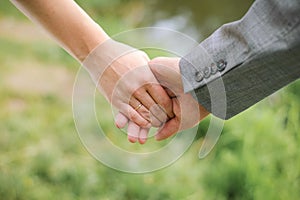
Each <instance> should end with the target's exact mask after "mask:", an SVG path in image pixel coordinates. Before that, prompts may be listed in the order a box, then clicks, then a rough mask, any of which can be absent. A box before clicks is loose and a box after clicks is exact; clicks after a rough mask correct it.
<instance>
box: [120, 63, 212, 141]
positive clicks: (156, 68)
mask: <svg viewBox="0 0 300 200" xmlns="http://www.w3.org/2000/svg"><path fill="white" fill-rule="evenodd" d="M149 67H150V69H151V70H152V72H153V74H154V75H155V77H156V79H157V80H158V81H159V82H160V84H161V85H163V86H164V87H165V89H166V91H167V92H168V94H169V95H170V97H173V98H172V108H173V112H174V115H175V117H174V118H172V119H170V120H168V121H167V122H166V123H165V124H164V125H163V126H162V127H161V128H160V129H159V130H158V131H157V133H156V135H155V139H156V140H163V139H166V138H169V137H170V136H172V135H174V134H175V133H177V132H179V131H181V130H185V129H188V128H192V127H194V126H195V125H197V124H198V123H199V122H200V121H201V120H202V119H203V118H205V117H206V116H207V115H208V114H209V112H207V111H206V109H205V108H204V107H202V106H201V105H200V104H198V102H197V101H196V100H195V99H194V98H193V97H192V95H191V94H185V93H184V91H183V85H182V82H181V75H180V72H179V58H164V57H161V58H155V59H153V60H151V61H150V62H149ZM187 116H188V117H187ZM126 123H128V124H132V123H133V122H131V121H129V120H128V119H126V117H125V116H122V114H119V115H117V117H116V124H117V126H118V127H121V128H122V127H124V126H125V125H126ZM131 126H134V125H131ZM135 126H137V125H135ZM130 132H131V134H130V135H128V139H129V141H131V142H136V141H140V140H143V141H144V142H145V132H146V130H145V129H143V128H138V127H135V128H134V129H130Z"/></svg>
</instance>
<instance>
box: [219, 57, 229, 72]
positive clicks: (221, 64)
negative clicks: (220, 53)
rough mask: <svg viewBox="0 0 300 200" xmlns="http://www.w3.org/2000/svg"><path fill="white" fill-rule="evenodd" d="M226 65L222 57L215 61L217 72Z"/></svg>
mask: <svg viewBox="0 0 300 200" xmlns="http://www.w3.org/2000/svg"><path fill="white" fill-rule="evenodd" d="M226 66H227V62H226V61H224V60H223V59H221V60H219V61H218V62H217V68H218V70H219V72H221V71H223V70H224V69H225V68H226Z"/></svg>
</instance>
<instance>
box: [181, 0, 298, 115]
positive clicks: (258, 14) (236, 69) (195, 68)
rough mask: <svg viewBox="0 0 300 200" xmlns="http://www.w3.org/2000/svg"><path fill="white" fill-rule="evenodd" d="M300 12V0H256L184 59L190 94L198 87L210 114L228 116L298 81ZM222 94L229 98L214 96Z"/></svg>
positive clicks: (182, 68)
mask: <svg viewBox="0 0 300 200" xmlns="http://www.w3.org/2000/svg"><path fill="white" fill-rule="evenodd" d="M299 13H300V2H299V1H298V0H285V1H281V0H257V1H255V2H254V4H253V5H252V7H251V8H250V9H249V11H248V13H247V14H246V15H245V16H244V17H243V18H242V19H241V20H239V21H236V22H233V23H230V24H226V25H223V26H222V27H221V28H219V29H218V30H217V31H216V32H214V33H213V34H212V35H211V36H210V37H209V38H207V39H206V40H205V41H203V42H202V43H201V44H200V45H199V46H197V47H196V48H195V49H194V50H193V51H191V52H190V53H189V54H188V55H186V56H185V57H184V58H182V59H181V61H180V69H181V74H182V76H183V77H184V78H182V81H183V84H184V90H185V92H191V91H195V93H194V97H195V98H197V100H198V101H199V103H200V104H201V105H202V106H204V107H205V108H206V109H207V110H208V111H209V112H212V113H213V114H214V115H216V116H218V117H221V118H225V119H228V118H230V117H232V116H234V115H236V114H238V113H240V112H242V111H243V110H245V109H247V108H248V107H250V106H251V105H253V104H255V103H256V102H258V101H260V100H261V99H263V98H264V97H266V96H268V95H270V94H272V93H273V92H275V91H277V90H279V89H280V88H282V87H283V86H285V85H287V84H288V83H291V82H292V81H294V80H296V79H298V78H299V77H300V25H299V24H300V15H299ZM220 80H221V82H222V84H221V85H220V84H216V83H217V82H219V83H220ZM223 84H224V85H223ZM219 86H222V87H219ZM220 93H224V94H225V95H224V97H225V98H214V99H211V96H216V95H215V94H218V95H219V94H220ZM218 95H217V96H218ZM221 96H222V95H221ZM212 106H214V110H212ZM224 106H225V108H224ZM224 109H227V111H226V112H224Z"/></svg>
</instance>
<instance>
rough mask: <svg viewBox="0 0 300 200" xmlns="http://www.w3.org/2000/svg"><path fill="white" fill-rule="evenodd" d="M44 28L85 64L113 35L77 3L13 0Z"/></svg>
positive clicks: (59, 0) (52, 0) (71, 1)
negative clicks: (86, 59) (97, 48)
mask: <svg viewBox="0 0 300 200" xmlns="http://www.w3.org/2000/svg"><path fill="white" fill-rule="evenodd" d="M11 2H12V3H13V4H14V5H15V6H16V7H17V8H18V9H19V10H21V11H22V12H23V13H24V14H25V15H26V16H27V17H29V18H30V19H31V20H32V21H35V22H37V23H38V24H40V25H41V26H43V27H44V28H45V29H46V30H47V31H48V32H49V33H50V34H51V35H52V36H53V37H54V38H55V39H56V40H57V41H58V42H59V43H60V45H61V46H62V47H63V48H65V49H66V50H67V51H68V52H69V53H70V54H71V55H73V57H75V58H76V59H77V60H79V61H81V62H82V61H83V60H84V59H85V58H86V57H87V55H88V54H89V53H90V52H91V51H92V50H93V49H94V48H95V47H96V46H97V45H99V44H100V43H102V42H104V41H105V40H107V39H109V36H108V35H107V34H106V33H105V32H104V31H103V30H102V28H101V27H100V26H99V25H98V24H96V23H95V22H94V21H93V20H92V19H91V18H90V17H89V16H88V15H87V14H86V13H85V12H84V11H83V10H82V9H81V8H80V7H79V6H78V5H77V4H76V3H75V1H73V0H51V1H45V0H11Z"/></svg>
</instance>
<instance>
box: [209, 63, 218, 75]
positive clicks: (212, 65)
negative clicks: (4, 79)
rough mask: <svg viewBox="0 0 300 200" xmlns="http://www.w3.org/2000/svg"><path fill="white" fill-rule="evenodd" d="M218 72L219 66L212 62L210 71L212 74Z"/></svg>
mask: <svg viewBox="0 0 300 200" xmlns="http://www.w3.org/2000/svg"><path fill="white" fill-rule="evenodd" d="M217 72H218V68H217V66H216V64H215V63H211V65H210V73H211V74H215V73H217Z"/></svg>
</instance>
